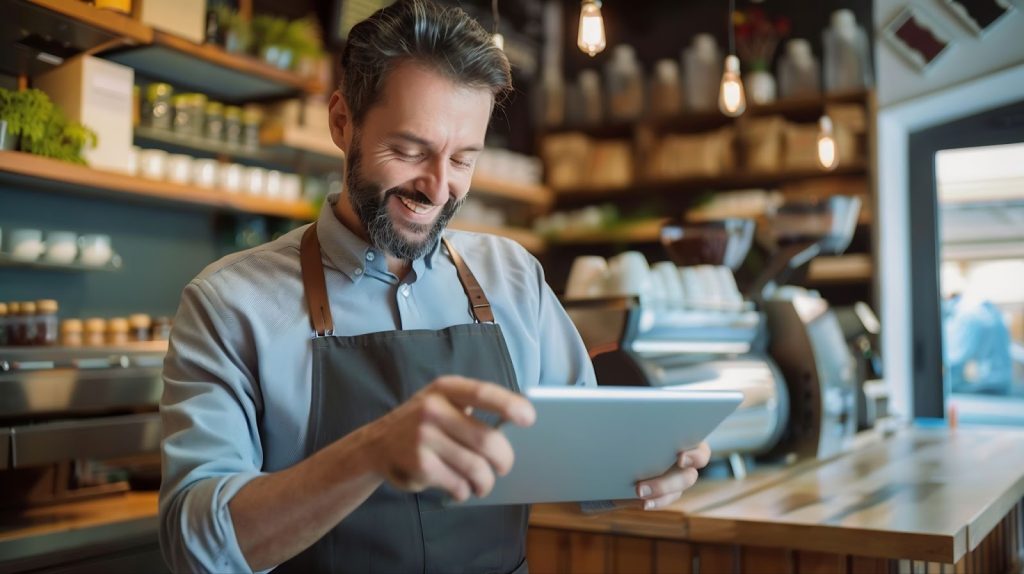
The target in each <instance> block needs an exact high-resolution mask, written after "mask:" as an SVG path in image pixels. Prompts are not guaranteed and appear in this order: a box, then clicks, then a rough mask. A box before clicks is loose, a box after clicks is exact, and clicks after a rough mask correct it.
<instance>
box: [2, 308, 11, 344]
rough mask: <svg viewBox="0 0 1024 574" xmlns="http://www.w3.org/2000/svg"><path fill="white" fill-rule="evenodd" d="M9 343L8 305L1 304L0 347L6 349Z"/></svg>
mask: <svg viewBox="0 0 1024 574" xmlns="http://www.w3.org/2000/svg"><path fill="white" fill-rule="evenodd" d="M9 344H10V343H8V342H7V303H0V347H6V346H7V345H9Z"/></svg>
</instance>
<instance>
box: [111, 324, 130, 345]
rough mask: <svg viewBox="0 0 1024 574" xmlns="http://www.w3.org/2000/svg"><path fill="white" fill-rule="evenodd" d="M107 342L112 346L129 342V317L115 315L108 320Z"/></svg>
mask: <svg viewBox="0 0 1024 574" xmlns="http://www.w3.org/2000/svg"><path fill="white" fill-rule="evenodd" d="M107 344H108V345H112V346H122V345H127V344H128V319H125V318H124V317H113V318H111V319H110V320H109V321H107Z"/></svg>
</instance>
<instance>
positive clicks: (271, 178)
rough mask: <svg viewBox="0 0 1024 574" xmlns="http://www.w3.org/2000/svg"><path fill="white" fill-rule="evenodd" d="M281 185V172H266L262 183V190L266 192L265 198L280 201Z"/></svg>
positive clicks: (273, 170)
mask: <svg viewBox="0 0 1024 574" xmlns="http://www.w3.org/2000/svg"><path fill="white" fill-rule="evenodd" d="M282 185H283V183H282V179H281V172H279V171H277V170H276V169H271V170H268V171H267V176H266V180H265V181H264V182H263V189H264V191H265V192H266V194H267V197H270V198H273V199H280V197H281V195H282Z"/></svg>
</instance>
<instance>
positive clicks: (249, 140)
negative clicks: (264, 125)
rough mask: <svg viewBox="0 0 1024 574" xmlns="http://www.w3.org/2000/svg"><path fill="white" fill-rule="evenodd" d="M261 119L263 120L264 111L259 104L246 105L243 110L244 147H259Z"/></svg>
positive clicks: (250, 148)
mask: <svg viewBox="0 0 1024 574" xmlns="http://www.w3.org/2000/svg"><path fill="white" fill-rule="evenodd" d="M261 121H263V111H262V110H261V109H260V108H259V106H254V105H248V106H245V109H244V110H243V111H242V147H244V148H246V149H249V150H257V149H259V147H260V122H261Z"/></svg>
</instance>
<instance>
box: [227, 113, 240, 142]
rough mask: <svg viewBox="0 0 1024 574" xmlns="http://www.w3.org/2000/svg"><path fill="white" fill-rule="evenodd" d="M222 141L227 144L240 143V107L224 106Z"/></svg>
mask: <svg viewBox="0 0 1024 574" xmlns="http://www.w3.org/2000/svg"><path fill="white" fill-rule="evenodd" d="M224 142H225V143H227V144H228V145H233V146H239V145H242V108H240V107H238V106H226V107H225V108H224Z"/></svg>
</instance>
